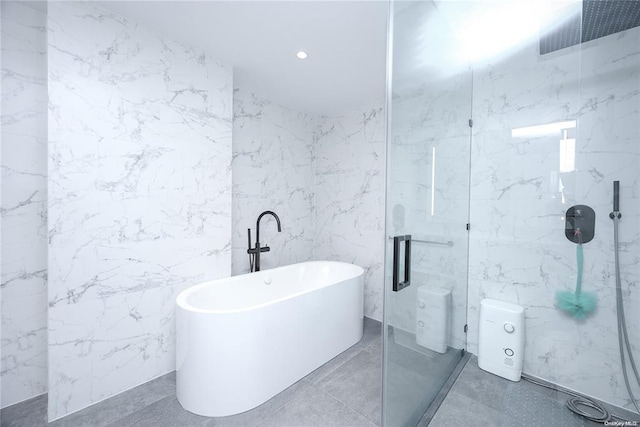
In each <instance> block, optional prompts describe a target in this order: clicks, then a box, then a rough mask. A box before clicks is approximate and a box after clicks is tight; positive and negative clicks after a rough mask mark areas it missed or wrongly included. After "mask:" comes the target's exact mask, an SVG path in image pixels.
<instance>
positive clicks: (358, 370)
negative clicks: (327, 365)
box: [317, 342, 382, 425]
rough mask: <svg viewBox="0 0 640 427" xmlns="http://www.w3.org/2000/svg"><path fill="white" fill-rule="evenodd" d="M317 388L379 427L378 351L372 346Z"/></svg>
mask: <svg viewBox="0 0 640 427" xmlns="http://www.w3.org/2000/svg"><path fill="white" fill-rule="evenodd" d="M317 385H318V387H319V388H320V389H321V390H323V391H325V392H327V393H329V394H330V395H331V396H333V397H335V398H336V399H338V400H339V401H340V402H342V403H344V404H345V405H347V406H348V407H350V408H352V409H354V410H355V411H356V412H358V413H359V414H361V415H364V416H365V417H366V418H367V419H368V420H369V421H371V422H373V423H375V424H376V425H379V424H380V416H381V410H382V400H381V395H382V349H381V347H380V345H376V343H375V342H373V343H372V345H371V346H369V347H367V348H366V349H364V350H363V351H361V352H359V353H358V354H357V355H356V356H354V357H353V358H352V359H350V360H349V361H348V362H346V363H344V364H343V365H342V366H340V367H339V368H338V369H336V370H335V371H333V372H332V373H331V374H329V375H328V376H327V377H326V378H324V379H323V380H322V381H320V382H318V384H317Z"/></svg>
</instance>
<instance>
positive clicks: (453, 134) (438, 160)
mask: <svg viewBox="0 0 640 427" xmlns="http://www.w3.org/2000/svg"><path fill="white" fill-rule="evenodd" d="M425 4H426V3H425ZM422 5H423V4H422V3H421V4H420V6H422ZM394 83H395V81H394ZM399 83H401V82H399ZM401 87H403V89H404V91H403V92H402V93H401V94H397V95H396V96H395V97H394V99H393V106H392V127H391V134H390V141H389V144H390V148H389V157H390V158H389V163H388V164H389V167H390V170H391V171H392V172H391V175H390V177H389V182H388V195H387V199H388V204H389V207H388V216H387V227H388V230H389V231H390V234H391V235H403V234H411V235H412V237H413V238H414V239H416V240H428V241H433V242H439V243H448V242H451V246H448V245H446V244H441V245H438V244H425V243H420V242H414V243H413V244H412V252H411V258H412V259H411V264H412V274H413V277H412V285H411V286H410V287H408V288H406V289H404V290H402V291H400V292H390V293H389V294H388V297H387V304H389V308H388V313H389V317H388V319H389V323H390V324H391V325H393V326H394V327H397V328H400V329H403V330H405V331H409V332H411V333H415V332H416V321H417V319H416V314H417V311H416V310H417V309H416V303H417V297H418V293H417V290H418V288H419V287H421V286H426V287H427V288H429V289H433V288H442V289H447V290H450V291H451V304H452V305H451V315H450V321H451V332H450V342H449V344H450V345H451V346H453V347H455V348H464V346H465V341H466V337H465V333H464V326H465V324H466V307H467V250H468V233H467V230H466V224H467V222H468V218H469V200H468V194H469V155H470V154H469V153H470V128H469V125H468V120H469V117H470V116H469V114H470V102H471V73H470V72H465V73H461V74H460V75H457V76H454V77H449V78H447V79H442V80H436V81H433V76H432V75H431V74H430V73H426V72H425V73H424V74H422V75H421V78H420V79H415V80H414V82H413V89H412V90H409V87H410V86H409V84H408V83H407V82H404V83H402V84H401ZM391 250H392V247H391V245H390V246H389V252H388V256H389V259H391V257H392V252H391ZM388 267H389V266H388ZM387 275H388V278H389V280H391V271H388V272H387Z"/></svg>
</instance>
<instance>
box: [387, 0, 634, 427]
mask: <svg viewBox="0 0 640 427" xmlns="http://www.w3.org/2000/svg"><path fill="white" fill-rule="evenodd" d="M388 58H389V66H388V70H389V72H388V83H387V84H388V97H387V100H388V101H387V108H388V142H387V144H388V145H387V224H386V230H387V233H386V234H387V239H388V240H387V249H386V283H385V315H384V329H383V331H384V332H383V333H384V362H383V364H384V387H383V423H384V424H385V425H387V426H413V425H417V424H418V423H420V424H421V425H422V424H424V423H426V422H428V420H429V418H430V416H431V415H433V413H434V412H435V411H436V410H437V406H438V404H439V402H441V400H442V397H443V396H444V395H445V394H446V389H447V388H446V387H444V386H445V384H446V383H447V381H448V380H451V381H452V380H453V379H454V377H455V374H456V373H457V371H458V370H459V368H460V367H461V365H463V364H464V363H465V362H466V363H477V361H476V360H475V359H474V358H473V357H472V358H471V359H469V361H468V362H467V359H468V356H469V355H475V354H476V353H477V348H478V342H477V336H478V316H479V312H478V310H479V307H480V301H481V300H482V299H484V298H491V299H497V300H501V301H505V302H510V303H515V304H519V305H521V306H523V307H524V309H525V356H524V372H525V373H527V374H529V375H531V376H534V377H537V378H539V379H542V380H545V381H547V382H550V383H553V384H555V385H558V386H561V387H566V388H569V389H572V390H575V391H577V392H579V393H581V394H584V395H587V396H590V397H592V398H595V399H598V400H600V401H603V402H606V403H610V404H612V405H615V406H618V407H623V408H626V409H632V408H633V407H634V405H633V404H632V402H631V400H630V398H629V396H628V392H627V389H626V387H625V383H624V379H623V375H622V367H621V362H620V355H619V347H618V335H617V320H616V291H615V286H616V285H615V266H614V251H613V249H614V247H613V224H612V221H611V220H610V219H609V213H610V212H611V210H612V182H613V181H620V212H621V213H622V218H621V220H620V231H619V240H620V244H619V247H620V269H621V277H620V278H621V286H622V290H623V292H622V294H623V299H624V305H625V308H626V309H627V311H626V314H627V328H628V336H629V341H630V343H631V352H632V353H633V354H634V356H635V357H636V359H640V354H638V353H640V351H639V348H640V316H639V315H638V311H637V310H634V307H637V306H638V304H639V303H640V290H639V289H638V283H639V279H638V278H639V277H640V275H639V274H638V273H639V272H640V2H634V1H575V0H574V1H542V2H540V1H482V0H478V1H416V2H408V1H401V2H396V1H392V2H391V5H390V29H389V56H388ZM575 205H587V206H589V207H591V208H592V209H593V210H594V211H595V215H596V219H595V229H594V237H593V240H591V241H590V242H588V243H585V244H584V246H583V254H584V271H583V276H582V287H583V289H584V290H585V291H588V292H594V293H595V294H596V297H597V306H596V309H595V310H594V311H593V312H590V313H589V315H588V316H587V318H586V319H584V320H579V319H575V318H573V317H571V316H570V315H569V314H568V313H566V312H563V311H561V310H559V309H558V308H557V307H556V299H555V296H556V293H557V292H562V291H573V290H574V287H575V285H576V275H577V271H576V268H577V266H576V245H575V243H574V242H573V241H570V240H569V239H567V237H565V226H566V223H567V221H566V218H565V215H566V212H567V210H568V209H569V208H571V207H572V206H575ZM486 375H491V374H489V373H486ZM629 378H630V381H631V387H632V388H633V390H634V392H635V394H636V395H639V394H640V385H639V384H634V381H635V380H634V379H633V374H631V375H630V377H629ZM447 385H448V384H447ZM499 409H500V410H501V411H502V412H504V413H507V412H508V409H507V408H499ZM507 415H508V414H507ZM507 419H508V416H507ZM460 421H461V422H464V421H465V420H460Z"/></svg>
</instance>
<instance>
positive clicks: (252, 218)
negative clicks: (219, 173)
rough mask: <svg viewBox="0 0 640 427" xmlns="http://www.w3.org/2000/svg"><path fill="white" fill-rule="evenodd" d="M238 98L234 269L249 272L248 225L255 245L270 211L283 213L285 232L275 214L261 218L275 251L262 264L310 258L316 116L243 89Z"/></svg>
mask: <svg viewBox="0 0 640 427" xmlns="http://www.w3.org/2000/svg"><path fill="white" fill-rule="evenodd" d="M233 103H234V105H233V108H234V120H233V265H232V271H233V274H234V275H235V274H242V273H247V272H249V257H248V255H247V228H251V245H252V247H253V245H254V244H255V239H256V219H257V218H258V215H260V213H261V212H263V211H265V210H273V211H274V212H275V213H276V214H277V215H278V217H279V218H280V221H281V223H282V232H280V233H278V231H277V227H276V222H275V220H274V219H273V217H271V216H266V217H264V218H263V219H262V221H261V224H260V229H261V231H260V244H261V245H262V246H265V245H267V246H269V247H270V248H271V251H270V252H266V253H263V254H262V256H261V257H260V262H261V268H262V269H267V268H273V267H279V266H283V265H289V264H295V263H298V262H304V261H310V260H312V259H313V251H314V228H313V222H312V221H313V218H312V212H313V203H314V194H315V188H314V174H313V171H314V140H313V135H314V130H315V123H316V119H315V117H314V116H311V115H309V114H306V113H303V112H299V111H295V110H292V109H290V108H287V107H283V106H280V105H276V104H273V103H271V102H270V101H268V100H266V99H263V98H261V97H259V96H257V95H255V94H253V93H251V92H249V91H247V90H244V89H235V91H234V99H233Z"/></svg>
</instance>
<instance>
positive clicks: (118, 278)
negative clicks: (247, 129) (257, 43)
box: [47, 2, 232, 420]
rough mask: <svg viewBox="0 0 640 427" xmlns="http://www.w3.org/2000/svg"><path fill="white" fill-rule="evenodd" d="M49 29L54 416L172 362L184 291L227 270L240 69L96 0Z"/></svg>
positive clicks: (51, 19)
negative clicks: (235, 77) (234, 71)
mask: <svg viewBox="0 0 640 427" xmlns="http://www.w3.org/2000/svg"><path fill="white" fill-rule="evenodd" d="M47 30H48V54H49V58H48V60H49V73H48V85H49V86H48V94H49V115H48V119H49V132H48V137H49V141H48V167H49V175H48V184H49V189H48V191H49V193H48V194H49V197H48V216H49V225H48V242H49V243H48V244H49V246H48V249H49V254H48V266H49V293H48V301H49V304H48V305H49V314H48V322H49V331H48V332H49V334H48V339H49V367H50V369H49V388H50V393H49V418H50V420H53V419H57V418H60V417H62V416H64V415H66V414H68V413H71V412H74V411H77V410H79V409H81V408H83V407H85V406H87V405H90V404H92V403H95V402H98V401H100V400H103V399H105V398H107V397H109V396H111V395H113V394H116V393H119V392H121V391H124V390H126V389H128V388H131V387H133V386H136V385H138V384H140V383H143V382H145V381H148V380H150V379H152V378H155V377H158V376H160V375H163V374H165V373H167V372H169V371H171V370H173V369H175V360H174V342H175V331H174V299H175V296H176V295H177V293H178V292H179V291H180V290H181V289H183V288H184V287H186V286H189V285H192V284H195V283H198V282H201V281H203V280H208V279H214V278H219V277H226V276H228V275H230V266H231V155H232V152H231V131H232V111H231V108H232V77H231V70H230V69H229V68H226V67H225V66H224V65H223V64H221V63H219V62H218V61H216V60H215V59H212V58H211V57H209V55H207V54H204V53H202V52H198V51H196V50H193V49H191V48H189V47H188V46H184V45H181V44H179V43H176V42H174V41H172V40H169V39H167V38H165V37H162V36H158V35H156V34H154V33H152V32H150V31H148V30H146V29H144V28H142V27H140V26H138V25H136V23H134V22H131V21H128V20H126V19H124V18H122V17H120V16H118V15H115V14H112V13H110V12H108V11H106V10H104V9H101V8H100V7H99V6H95V5H91V4H89V3H75V2H68V3H67V2H53V3H51V4H50V5H49V16H48V21H47Z"/></svg>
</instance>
